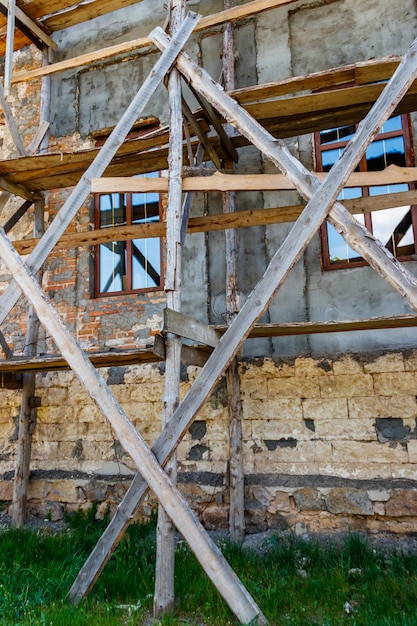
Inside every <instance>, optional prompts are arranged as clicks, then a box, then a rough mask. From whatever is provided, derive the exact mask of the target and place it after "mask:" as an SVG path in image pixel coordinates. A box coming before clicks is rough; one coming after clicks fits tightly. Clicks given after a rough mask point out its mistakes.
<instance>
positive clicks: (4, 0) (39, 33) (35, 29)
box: [0, 0, 58, 50]
mask: <svg viewBox="0 0 417 626" xmlns="http://www.w3.org/2000/svg"><path fill="white" fill-rule="evenodd" d="M0 4H2V5H3V6H4V7H5V8H6V9H8V8H9V0H0ZM15 11H16V19H17V20H20V22H22V24H24V25H25V26H27V28H29V30H30V31H31V32H32V33H33V34H34V35H35V36H36V37H37V38H38V39H40V41H42V42H43V43H44V44H46V45H47V46H48V47H49V48H51V49H52V50H57V49H58V46H57V44H56V43H55V41H54V40H53V39H51V37H49V35H48V34H47V33H46V32H45V31H44V30H42V28H39V26H38V24H36V23H35V22H34V21H33V20H32V19H31V18H30V17H29V16H28V15H27V14H26V13H25V12H24V11H22V9H20V8H19V7H18V6H16V8H15Z"/></svg>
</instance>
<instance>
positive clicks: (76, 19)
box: [42, 0, 142, 32]
mask: <svg viewBox="0 0 417 626" xmlns="http://www.w3.org/2000/svg"><path fill="white" fill-rule="evenodd" d="M139 2H142V0H93V1H92V2H89V3H88V4H85V3H83V4H78V3H77V4H75V5H74V8H73V9H71V10H68V11H65V12H60V13H58V14H56V15H51V17H47V18H46V19H44V20H42V22H43V24H45V25H46V26H47V27H48V28H49V29H50V30H51V31H52V32H56V31H58V30H63V29H64V28H70V27H71V26H76V25H77V24H81V23H82V22H87V21H88V20H92V19H94V18H95V17H98V16H100V15H106V14H107V13H111V12H112V11H117V10H118V9H122V8H125V7H129V6H132V4H138V3H139ZM49 13H50V12H49Z"/></svg>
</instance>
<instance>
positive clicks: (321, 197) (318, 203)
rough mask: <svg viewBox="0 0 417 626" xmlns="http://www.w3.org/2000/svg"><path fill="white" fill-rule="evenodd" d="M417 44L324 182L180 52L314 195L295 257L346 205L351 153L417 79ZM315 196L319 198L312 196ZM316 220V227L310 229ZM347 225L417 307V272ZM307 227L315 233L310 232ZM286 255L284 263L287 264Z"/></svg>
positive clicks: (203, 86) (196, 77)
mask: <svg viewBox="0 0 417 626" xmlns="http://www.w3.org/2000/svg"><path fill="white" fill-rule="evenodd" d="M153 37H155V43H156V44H157V45H158V47H161V49H165V47H166V45H167V44H168V41H169V39H168V38H167V36H166V34H165V33H163V31H162V30H161V29H155V31H154V34H153ZM415 48H417V41H414V42H413V44H412V46H411V47H410V48H409V50H408V51H407V53H406V55H405V56H404V58H403V60H402V62H401V64H400V65H399V67H398V69H397V70H396V72H395V73H394V75H393V76H392V78H391V80H390V81H389V83H388V84H387V85H386V87H385V89H384V91H383V93H382V94H381V96H380V97H379V98H378V100H377V102H376V103H375V104H374V106H373V107H372V109H371V110H370V111H369V113H368V114H367V116H366V118H365V119H364V120H363V121H362V123H361V124H360V125H359V127H358V130H357V132H356V134H355V137H354V139H352V140H351V141H350V143H349V146H348V147H347V148H346V150H345V151H344V152H343V154H342V156H341V157H340V158H339V160H338V161H337V162H336V163H335V165H334V166H333V167H332V170H331V172H332V175H329V176H328V177H327V178H326V180H325V181H324V182H323V183H322V184H321V185H320V183H319V181H318V180H317V178H315V177H314V176H313V175H312V174H311V173H310V172H309V171H308V170H307V169H306V168H305V167H304V166H303V165H302V164H301V163H300V162H299V161H298V160H297V159H295V158H294V156H293V155H292V154H291V153H290V152H289V150H288V149H287V148H286V146H285V144H284V143H283V142H282V141H277V140H276V139H274V138H273V137H272V136H271V135H270V134H269V133H268V132H267V131H265V129H264V128H263V127H262V126H261V125H260V124H259V123H257V122H256V121H255V120H254V119H253V118H252V117H251V116H250V115H248V113H247V112H246V111H245V110H243V109H241V107H240V105H239V104H238V103H237V102H236V101H234V100H233V99H232V98H230V96H228V95H227V94H226V93H224V92H223V90H221V89H220V88H219V87H218V86H217V85H216V84H215V83H214V81H213V80H212V79H211V78H210V77H209V75H208V74H206V72H205V71H204V70H203V69H202V68H198V67H197V66H196V65H195V64H194V63H193V62H192V61H191V60H190V59H189V57H187V55H185V54H181V55H180V56H179V57H178V60H177V67H178V68H179V69H180V71H181V73H182V74H183V75H184V77H185V78H186V80H188V81H189V82H192V84H193V85H194V87H195V88H196V89H197V90H198V91H200V92H201V93H202V95H204V97H205V98H206V99H207V100H209V101H211V102H212V103H213V104H214V103H215V106H216V107H217V109H218V111H219V112H221V113H222V115H223V117H224V118H225V119H226V121H228V122H229V123H231V124H233V126H235V128H237V129H238V130H239V131H240V132H241V133H242V135H244V136H245V137H246V138H247V139H248V140H250V141H251V142H252V143H253V144H254V145H255V146H256V147H258V148H259V149H260V150H261V151H262V152H264V153H265V154H267V155H268V157H269V158H270V160H271V161H272V162H273V163H275V165H276V166H277V167H279V168H280V170H281V171H283V172H284V174H286V175H287V176H288V177H289V178H290V179H291V180H292V182H293V183H294V184H295V185H296V187H297V189H298V191H299V193H300V194H301V195H302V196H303V197H305V198H308V199H310V200H309V205H307V207H306V209H305V210H304V211H303V214H302V216H301V217H300V218H299V219H298V220H297V222H296V224H295V225H294V227H293V229H292V231H291V234H292V235H293V236H294V237H295V236H296V234H297V232H298V237H299V241H297V239H295V240H296V241H297V246H296V247H298V246H299V245H300V248H299V253H297V254H296V255H295V256H296V258H299V257H298V254H299V255H301V254H302V252H303V251H304V248H305V246H307V245H308V243H309V241H310V239H311V237H312V236H313V234H314V232H315V227H314V226H313V225H314V223H315V226H317V227H318V225H319V224H320V223H321V222H322V221H323V219H324V218H325V217H326V216H327V213H328V211H329V210H330V212H331V211H332V209H331V207H332V206H333V204H334V206H335V207H336V208H337V210H338V212H339V213H340V212H343V211H344V208H343V206H342V205H340V203H337V202H336V198H337V196H338V194H339V192H340V191H341V189H342V188H343V187H344V185H345V184H346V181H347V179H348V178H349V176H350V174H351V172H352V170H353V169H354V168H352V167H346V168H345V164H346V163H348V161H349V159H352V156H353V155H354V157H355V158H354V159H352V160H355V159H357V157H358V154H360V152H361V151H362V150H363V146H367V145H369V143H370V142H371V141H372V140H373V139H374V137H375V136H376V135H377V133H378V130H379V128H380V127H381V126H382V125H383V123H384V122H385V121H386V120H387V119H388V118H389V117H390V116H391V115H392V113H393V111H394V110H395V107H396V106H397V104H398V102H399V101H400V100H401V98H402V97H403V96H404V95H405V94H406V92H407V91H408V89H409V87H410V85H411V84H412V83H413V82H414V80H415V78H416V74H417V68H416V65H417V58H416V57H417V54H416V51H415ZM358 146H361V147H359V151H358V152H357V153H356V154H355V150H357V149H358ZM335 174H337V175H338V176H339V178H338V177H337V176H335ZM335 181H337V185H335ZM333 185H335V187H333V188H332V186H333ZM329 188H330V189H332V191H331V196H330V198H331V202H330V204H328V199H329V197H327V196H326V194H327V193H328V189H329ZM336 191H337V193H336ZM335 193H336V195H335ZM313 196H314V202H312V198H313ZM339 207H340V210H339ZM312 208H313V210H314V213H313V215H311V214H310V209H312ZM307 209H309V210H307ZM316 219H318V222H315V220H316ZM312 226H313V229H312V230H310V229H311V227H312ZM344 226H345V228H344V231H343V236H344V238H345V240H346V241H347V242H348V244H349V245H350V246H351V247H353V248H354V249H357V250H358V247H360V253H361V256H363V257H364V258H365V259H366V260H367V261H368V262H369V263H370V265H371V266H372V267H373V268H374V269H376V270H377V271H378V272H379V273H380V274H381V276H383V277H384V278H385V279H386V280H387V281H388V282H389V283H390V284H391V285H392V286H393V287H394V289H396V290H397V291H398V292H399V293H400V294H401V295H402V296H403V297H405V298H406V299H407V300H408V302H409V303H410V305H411V306H412V307H413V308H414V307H417V281H416V279H415V277H414V276H413V275H412V274H411V273H410V272H407V270H406V269H405V268H404V267H403V266H401V264H400V263H398V262H397V261H396V260H395V259H394V258H393V257H392V255H390V254H388V253H387V251H386V249H384V247H383V246H382V244H381V243H380V242H378V241H377V240H376V239H375V238H374V237H372V235H370V233H369V232H368V231H367V230H366V229H365V228H363V227H362V226H361V225H360V224H359V223H358V222H357V220H353V219H352V218H351V217H350V216H349V213H347V214H346V216H345V219H344ZM307 233H310V234H309V235H307ZM304 237H306V239H305V240H304V242H303V244H301V241H302V240H303V238H304ZM355 246H356V248H355ZM284 249H285V248H284ZM294 250H295V248H293V247H291V254H290V255H289V258H288V259H287V261H288V260H289V259H290V258H292V257H293V254H294ZM287 261H286V262H285V263H284V265H287ZM291 267H292V265H291V264H290V266H289V269H288V271H290V268H291ZM284 280H285V278H284Z"/></svg>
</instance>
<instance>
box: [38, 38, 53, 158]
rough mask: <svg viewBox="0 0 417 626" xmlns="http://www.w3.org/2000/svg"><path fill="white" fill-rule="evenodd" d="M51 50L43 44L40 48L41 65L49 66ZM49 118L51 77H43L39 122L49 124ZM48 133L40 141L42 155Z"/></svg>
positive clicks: (44, 150)
mask: <svg viewBox="0 0 417 626" xmlns="http://www.w3.org/2000/svg"><path fill="white" fill-rule="evenodd" d="M51 55H52V50H51V49H50V48H48V46H46V45H45V44H44V46H43V48H42V65H43V66H46V65H49V63H50V61H51ZM50 116H51V77H50V76H43V78H42V88H41V102H40V115H39V122H40V124H42V122H49V121H50ZM49 135H50V131H49V130H48V131H47V132H46V133H45V136H44V138H43V139H42V141H41V144H40V146H39V152H40V153H41V154H42V153H44V152H48V142H49Z"/></svg>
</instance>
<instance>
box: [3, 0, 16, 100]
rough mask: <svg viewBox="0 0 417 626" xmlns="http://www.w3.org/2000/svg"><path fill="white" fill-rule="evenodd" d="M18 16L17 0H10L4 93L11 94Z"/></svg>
mask: <svg viewBox="0 0 417 626" xmlns="http://www.w3.org/2000/svg"><path fill="white" fill-rule="evenodd" d="M15 16H16V0H9V6H8V9H7V34H6V59H5V62H4V95H5V96H6V98H7V96H8V95H9V90H10V83H11V80H12V72H13V50H14V28H15Z"/></svg>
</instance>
